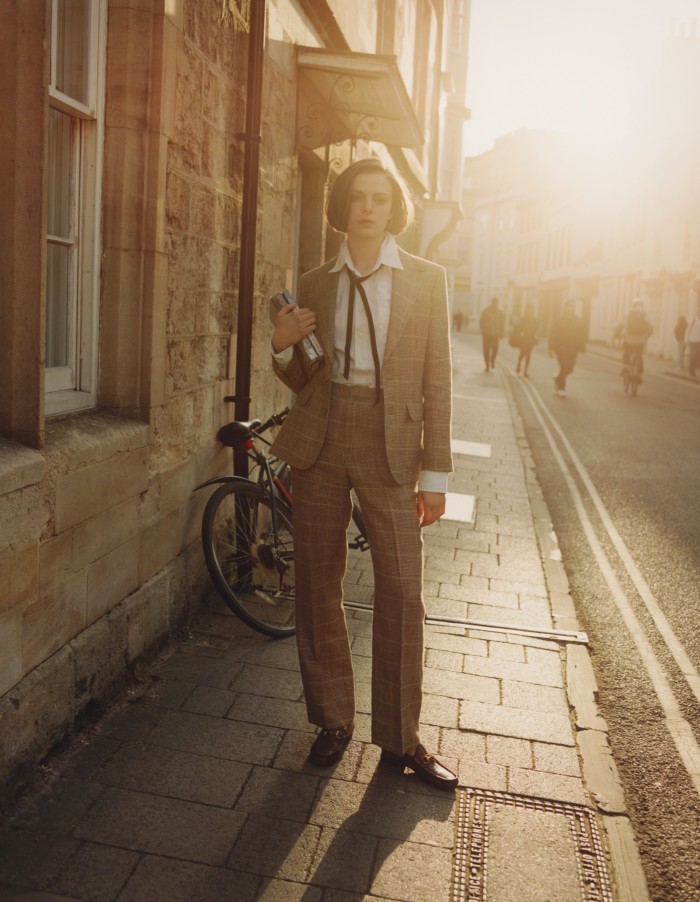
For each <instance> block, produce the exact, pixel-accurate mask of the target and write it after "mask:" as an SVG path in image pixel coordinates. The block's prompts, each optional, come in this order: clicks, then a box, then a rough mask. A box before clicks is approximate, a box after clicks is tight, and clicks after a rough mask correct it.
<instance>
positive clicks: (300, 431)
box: [271, 248, 452, 485]
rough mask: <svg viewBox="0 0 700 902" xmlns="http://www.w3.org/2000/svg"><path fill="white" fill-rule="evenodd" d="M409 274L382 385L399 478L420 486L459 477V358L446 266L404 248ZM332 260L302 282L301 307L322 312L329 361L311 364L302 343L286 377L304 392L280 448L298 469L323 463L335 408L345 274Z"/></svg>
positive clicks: (395, 294) (399, 279)
mask: <svg viewBox="0 0 700 902" xmlns="http://www.w3.org/2000/svg"><path fill="white" fill-rule="evenodd" d="M399 255H400V259H401V263H402V266H403V269H395V270H394V271H393V275H392V294H391V314H390V319H389V328H388V333H387V341H386V347H385V350H384V359H383V361H382V363H381V387H382V392H383V402H384V438H385V445H386V455H387V460H388V464H389V469H390V472H391V475H392V476H393V478H394V479H395V481H396V483H397V484H398V485H404V484H407V483H414V482H415V481H416V479H417V477H418V473H419V471H420V470H434V471H438V472H446V473H450V472H452V455H451V450H450V440H451V417H452V361H451V354H450V342H449V322H448V310H447V285H446V279H445V271H444V269H443V268H442V267H441V266H438V265H437V264H435V263H431V262H429V261H427V260H423V259H422V258H420V257H414V256H413V255H412V254H409V253H407V252H406V251H404V250H402V249H401V248H399ZM334 263H335V260H331V261H329V262H327V263H325V264H323V265H322V266H319V267H318V268H317V269H314V270H311V271H310V272H308V273H306V274H305V275H303V276H302V277H301V281H300V290H299V297H298V302H299V306H300V307H309V308H310V309H311V310H313V311H314V313H315V314H316V332H315V334H316V337H317V338H318V340H319V341H320V343H321V346H322V347H323V351H324V357H323V358H322V360H321V361H319V362H317V363H315V364H313V365H312V364H310V363H309V362H308V360H307V359H306V357H305V356H304V354H303V353H302V352H301V350H300V348H299V346H295V348H294V353H293V357H292V361H291V362H290V364H289V365H288V366H287V367H285V368H284V369H283V368H281V367H280V366H279V365H278V364H277V362H276V361H275V360H274V358H273V366H274V367H275V370H276V372H277V375H278V376H279V378H280V379H281V380H282V382H284V384H285V385H287V386H288V387H289V388H290V389H291V390H292V391H293V392H294V393H295V395H296V397H295V399H294V403H293V405H292V410H291V412H290V413H289V415H288V416H287V419H286V420H285V422H284V424H283V426H282V428H281V429H280V432H279V434H278V436H277V438H276V440H275V442H274V443H273V445H272V449H271V450H272V452H273V453H274V454H275V455H277V456H279V457H281V458H282V459H284V460H286V461H287V463H289V464H290V465H291V466H292V467H296V468H298V469H302V470H304V469H307V468H308V467H310V466H312V464H313V463H314V462H315V461H316V459H317V457H318V455H319V452H320V450H321V447H322V445H323V442H324V438H325V434H326V425H327V422H328V413H329V409H330V403H331V380H332V366H333V347H334V341H333V339H334V334H333V333H334V324H335V305H336V295H337V287H338V275H339V274H338V273H337V272H336V273H332V272H330V270H331V269H332V267H333V265H334Z"/></svg>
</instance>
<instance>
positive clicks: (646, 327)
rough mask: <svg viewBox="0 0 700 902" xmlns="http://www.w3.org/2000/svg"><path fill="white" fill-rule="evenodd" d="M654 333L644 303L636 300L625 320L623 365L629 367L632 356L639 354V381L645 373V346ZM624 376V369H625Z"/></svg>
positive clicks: (638, 299)
mask: <svg viewBox="0 0 700 902" xmlns="http://www.w3.org/2000/svg"><path fill="white" fill-rule="evenodd" d="M652 332H653V329H652V325H651V323H650V322H649V320H648V319H647V315H646V312H645V310H644V301H642V300H640V298H636V299H635V300H634V301H633V302H632V309H631V310H630V312H629V313H628V314H627V318H626V319H625V323H624V329H623V333H622V364H623V367H627V366H628V365H629V363H630V360H631V359H632V354H635V353H636V354H637V358H638V360H639V377H640V378H639V381H640V382H641V381H642V379H641V376H642V373H643V372H644V355H643V353H642V352H643V351H644V346H645V345H646V343H647V339H648V338H649V336H650V335H651V333H652ZM623 374H624V369H623Z"/></svg>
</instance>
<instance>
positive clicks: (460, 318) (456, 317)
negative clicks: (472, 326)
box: [452, 310, 464, 332]
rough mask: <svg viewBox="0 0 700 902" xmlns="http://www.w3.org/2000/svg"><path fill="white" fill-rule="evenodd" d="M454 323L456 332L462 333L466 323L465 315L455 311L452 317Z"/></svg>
mask: <svg viewBox="0 0 700 902" xmlns="http://www.w3.org/2000/svg"><path fill="white" fill-rule="evenodd" d="M452 323H453V324H454V327H455V331H456V332H461V331H462V324H463V323H464V314H463V313H462V311H461V310H455V312H454V314H453V316H452Z"/></svg>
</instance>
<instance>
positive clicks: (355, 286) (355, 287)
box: [343, 265, 381, 404]
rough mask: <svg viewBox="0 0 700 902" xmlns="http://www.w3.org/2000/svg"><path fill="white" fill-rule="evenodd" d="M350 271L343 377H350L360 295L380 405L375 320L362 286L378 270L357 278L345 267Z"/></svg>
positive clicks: (376, 399) (376, 400) (347, 267)
mask: <svg viewBox="0 0 700 902" xmlns="http://www.w3.org/2000/svg"><path fill="white" fill-rule="evenodd" d="M345 268H346V269H347V271H348V276H349V277H350V297H349V298H348V320H347V324H346V327H345V366H344V367H343V376H344V377H345V378H346V379H348V378H349V377H350V346H351V344H352V324H353V320H354V318H355V294H356V293H358V294H359V295H360V298H361V299H362V306H363V307H364V308H365V316H366V317H367V325H368V326H369V340H370V343H371V345H372V359H373V360H374V386H375V394H376V398H375V402H374V403H375V404H377V403H379V397H380V393H381V386H380V382H379V373H380V366H379V352H378V351H377V336H376V333H375V331H374V319H373V318H372V311H371V310H370V309H369V301H368V300H367V293H366V291H365V288H364V285H363V284H362V283H363V282H364V281H365V280H367V279H369V277H370V276H373V275H374V273H375V272H376V271H377V270H373V271H372V272H371V273H368V275H366V276H357V275H355V273H354V272H353V271H352V270H351V269H350V267H349V266H347V265H346V266H345Z"/></svg>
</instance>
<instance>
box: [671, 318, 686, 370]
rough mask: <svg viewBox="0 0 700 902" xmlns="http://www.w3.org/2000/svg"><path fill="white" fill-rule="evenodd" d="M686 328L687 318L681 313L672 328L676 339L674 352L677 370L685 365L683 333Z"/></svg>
mask: <svg viewBox="0 0 700 902" xmlns="http://www.w3.org/2000/svg"><path fill="white" fill-rule="evenodd" d="M687 330H688V320H687V319H686V318H685V317H684V316H683V314H682V313H681V315H680V316H679V317H678V320H677V322H676V325H675V328H674V330H673V334H674V336H675V339H676V354H677V360H678V369H679V370H682V369H683V368H684V366H685V333H686V332H687Z"/></svg>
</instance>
